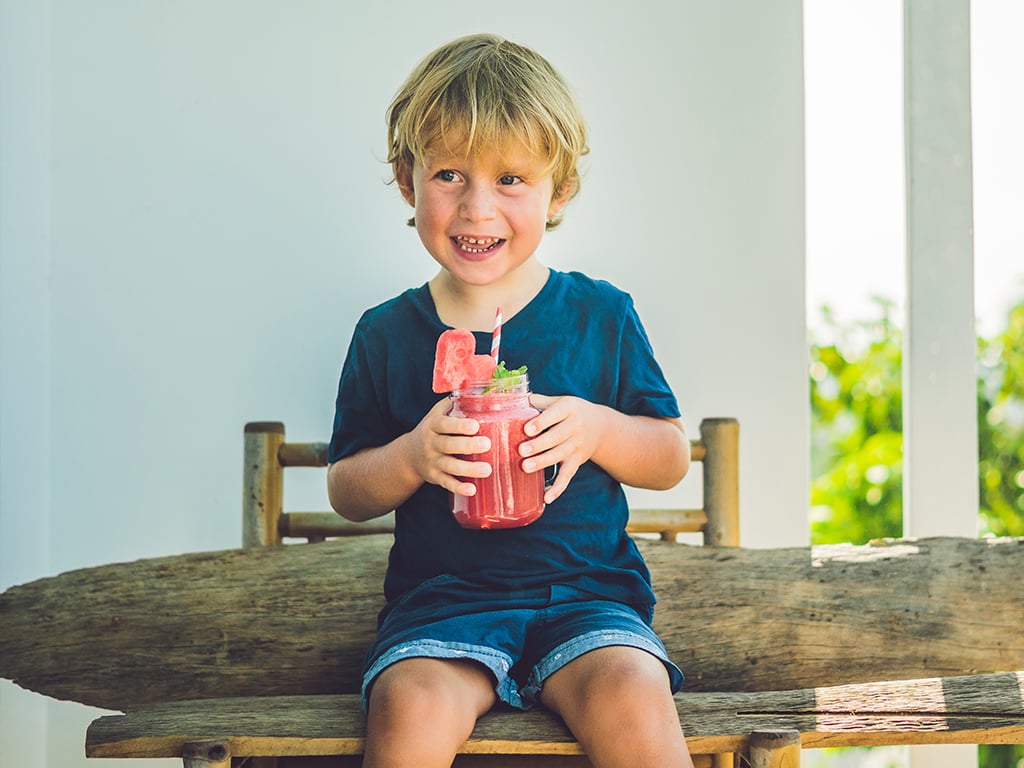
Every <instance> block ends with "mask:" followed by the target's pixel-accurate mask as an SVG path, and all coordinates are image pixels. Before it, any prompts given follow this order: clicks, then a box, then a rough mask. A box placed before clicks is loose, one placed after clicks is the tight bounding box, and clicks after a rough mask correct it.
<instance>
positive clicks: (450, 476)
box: [406, 398, 491, 496]
mask: <svg viewBox="0 0 1024 768" xmlns="http://www.w3.org/2000/svg"><path fill="white" fill-rule="evenodd" d="M450 408H451V400H449V399H448V398H445V399H444V400H441V401H439V402H438V403H437V405H435V406H434V407H433V408H431V409H430V411H428V412H427V415H426V416H424V417H423V419H422V420H421V421H420V423H419V424H417V425H416V427H415V428H414V429H413V430H412V432H410V433H409V439H408V441H407V443H406V445H407V457H408V461H409V463H410V465H411V466H412V467H413V469H414V470H415V471H416V473H417V474H418V475H419V476H420V477H421V478H423V481H424V482H427V483H432V484H434V485H439V486H441V487H442V488H444V489H445V490H448V491H451V492H452V493H457V494H459V495H460V496H472V495H473V494H475V493H476V486H475V485H473V484H472V483H469V482H466V481H465V480H460V479H459V478H460V477H462V478H466V477H487V476H488V475H490V474H491V465H490V464H488V463H487V462H486V461H467V460H465V459H461V458H459V455H460V454H461V455H471V454H475V453H483V452H484V451H488V450H490V448H491V441H490V440H488V439H487V438H486V437H482V436H478V435H477V432H479V431H480V425H479V424H478V423H477V422H476V421H475V420H473V419H461V418H456V417H454V416H448V415H447V412H448V410H449V409H450Z"/></svg>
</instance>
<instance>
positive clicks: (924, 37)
mask: <svg viewBox="0 0 1024 768" xmlns="http://www.w3.org/2000/svg"><path fill="white" fill-rule="evenodd" d="M903 8H904V41H905V46H904V57H905V71H904V93H905V130H906V172H907V192H906V195H907V206H906V209H907V301H906V307H907V320H906V337H905V344H906V346H905V349H904V356H903V366H904V368H903V370H904V373H903V404H904V405H903V434H904V451H905V459H904V460H905V472H904V490H903V519H904V530H905V532H906V533H907V535H911V536H935V535H947V536H950V535H952V536H976V535H977V526H978V523H977V516H978V434H977V422H976V405H975V397H976V395H975V386H976V385H975V356H976V350H975V347H976V338H975V325H974V277H973V274H974V272H973V270H974V264H973V239H972V226H973V224H972V222H973V215H972V180H971V111H970V107H971V104H970V3H969V0H905V1H904V5H903ZM911 765H913V766H915V767H916V766H920V767H921V768H924V766H928V768H965V767H966V766H975V765H977V748H976V747H974V746H973V745H965V746H950V747H929V748H920V747H917V748H913V749H912V750H911Z"/></svg>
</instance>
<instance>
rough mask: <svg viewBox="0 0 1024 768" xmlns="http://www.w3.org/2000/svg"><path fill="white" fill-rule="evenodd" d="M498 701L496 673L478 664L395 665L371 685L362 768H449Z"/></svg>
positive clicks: (418, 661) (423, 661)
mask: <svg viewBox="0 0 1024 768" xmlns="http://www.w3.org/2000/svg"><path fill="white" fill-rule="evenodd" d="M496 700H497V696H496V694H495V692H494V677H493V675H492V674H491V672H490V671H489V670H488V669H487V668H485V667H484V666H483V665H481V664H478V663H476V662H472V661H459V660H450V659H433V658H411V659H405V660H403V661H399V662H396V663H394V664H392V665H391V666H389V667H387V668H385V669H384V670H383V671H381V673H380V674H379V675H378V676H377V678H376V679H375V680H374V682H373V687H372V688H371V689H370V700H369V711H368V713H367V723H366V754H365V757H364V759H363V768H409V766H417V768H434V766H436V768H449V767H450V766H451V764H452V761H453V760H454V759H455V754H456V752H457V751H458V749H459V747H460V746H461V745H462V743H463V742H464V741H465V740H466V739H467V738H468V737H469V735H470V733H471V732H472V730H473V726H474V724H475V723H476V720H477V718H478V717H479V716H480V715H482V714H483V713H484V712H486V711H487V710H489V709H490V708H491V707H492V706H493V705H494V703H495V702H496Z"/></svg>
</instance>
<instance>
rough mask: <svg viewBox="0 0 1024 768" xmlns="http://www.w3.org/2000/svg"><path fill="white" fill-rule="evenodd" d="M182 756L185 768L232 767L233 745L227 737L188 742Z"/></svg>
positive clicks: (183, 748)
mask: <svg viewBox="0 0 1024 768" xmlns="http://www.w3.org/2000/svg"><path fill="white" fill-rule="evenodd" d="M181 757H182V760H183V761H184V768H231V746H230V745H229V744H228V741H227V739H204V740H202V741H189V742H186V743H185V745H184V746H183V747H182V750H181Z"/></svg>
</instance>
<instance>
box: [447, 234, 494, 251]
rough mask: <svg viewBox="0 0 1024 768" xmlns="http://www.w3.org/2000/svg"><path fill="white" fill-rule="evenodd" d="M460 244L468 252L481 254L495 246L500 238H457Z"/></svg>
mask: <svg viewBox="0 0 1024 768" xmlns="http://www.w3.org/2000/svg"><path fill="white" fill-rule="evenodd" d="M457 240H458V241H459V243H460V244H461V245H462V246H463V247H464V248H466V250H469V251H474V252H480V251H485V250H487V249H488V248H490V247H492V246H493V245H495V244H496V243H497V242H498V241H499V240H500V238H497V237H459V238H457Z"/></svg>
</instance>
